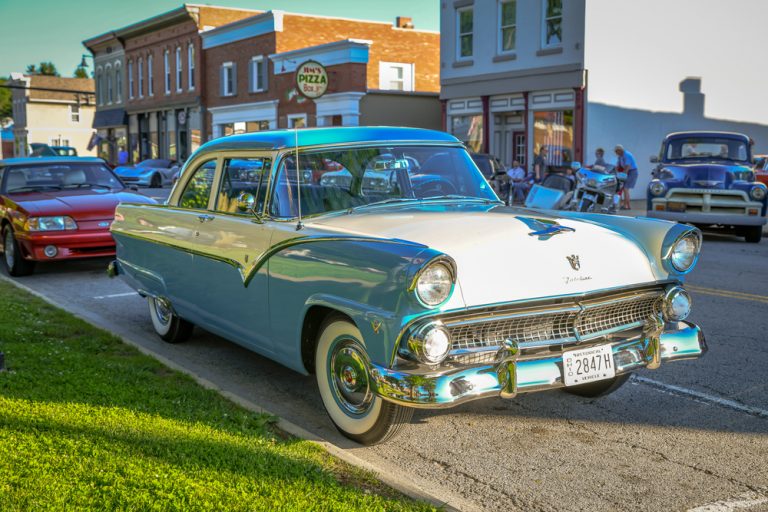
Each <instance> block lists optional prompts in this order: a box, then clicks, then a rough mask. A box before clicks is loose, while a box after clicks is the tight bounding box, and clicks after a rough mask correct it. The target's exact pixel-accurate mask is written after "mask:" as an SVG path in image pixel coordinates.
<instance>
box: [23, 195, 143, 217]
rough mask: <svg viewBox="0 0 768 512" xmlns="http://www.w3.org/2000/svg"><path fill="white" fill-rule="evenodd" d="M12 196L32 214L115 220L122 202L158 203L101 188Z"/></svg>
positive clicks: (140, 196)
mask: <svg viewBox="0 0 768 512" xmlns="http://www.w3.org/2000/svg"><path fill="white" fill-rule="evenodd" d="M8 197H9V199H10V200H11V201H13V202H14V203H15V208H16V209H18V210H20V211H24V212H26V213H27V214H28V215H30V216H55V215H69V216H70V217H72V218H73V219H75V220H103V219H110V220H111V219H112V218H113V217H114V216H115V208H116V207H117V205H118V203H143V204H153V203H155V202H156V201H154V200H153V199H151V198H149V197H146V196H142V195H139V194H132V193H130V192H109V191H106V190H98V189H81V190H56V191H50V192H24V193H19V194H12V195H10V196H8Z"/></svg>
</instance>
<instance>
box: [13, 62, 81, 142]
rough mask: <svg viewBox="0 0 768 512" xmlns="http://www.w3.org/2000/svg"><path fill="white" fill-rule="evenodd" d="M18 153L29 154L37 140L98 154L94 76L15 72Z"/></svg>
mask: <svg viewBox="0 0 768 512" xmlns="http://www.w3.org/2000/svg"><path fill="white" fill-rule="evenodd" d="M7 84H8V85H9V86H11V87H12V91H13V92H12V96H11V97H12V101H13V105H12V106H13V122H14V124H13V135H14V149H13V153H14V156H17V157H22V156H29V153H30V145H31V144H33V143H42V144H48V145H49V146H72V147H74V148H75V149H76V150H77V153H78V155H80V156H95V151H94V149H93V148H92V147H91V144H90V142H91V137H92V135H93V129H92V128H91V125H92V124H93V116H94V113H95V106H94V103H95V101H94V86H93V80H92V79H90V78H63V77H58V76H44V75H24V74H21V73H11V79H10V80H9V81H8V82H7Z"/></svg>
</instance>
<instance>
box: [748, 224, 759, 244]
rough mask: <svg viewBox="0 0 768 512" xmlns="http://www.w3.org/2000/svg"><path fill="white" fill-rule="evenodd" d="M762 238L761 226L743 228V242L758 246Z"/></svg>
mask: <svg viewBox="0 0 768 512" xmlns="http://www.w3.org/2000/svg"><path fill="white" fill-rule="evenodd" d="M762 238H763V226H749V227H746V228H744V240H746V241H747V242H748V243H750V244H758V243H760V240H761V239H762Z"/></svg>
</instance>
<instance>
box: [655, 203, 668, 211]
mask: <svg viewBox="0 0 768 512" xmlns="http://www.w3.org/2000/svg"><path fill="white" fill-rule="evenodd" d="M655 209H656V211H659V212H663V211H664V210H665V209H666V206H665V205H663V204H657V205H656V206H655Z"/></svg>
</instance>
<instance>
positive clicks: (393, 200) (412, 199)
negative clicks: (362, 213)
mask: <svg viewBox="0 0 768 512" xmlns="http://www.w3.org/2000/svg"><path fill="white" fill-rule="evenodd" d="M418 201H421V198H419V197H390V198H389V199H382V200H381V201H374V202H372V203H367V204H361V205H360V206H353V207H352V208H349V209H348V210H347V213H352V212H354V211H355V210H360V209H361V208H367V207H369V206H379V205H382V204H394V203H411V202H418Z"/></svg>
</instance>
